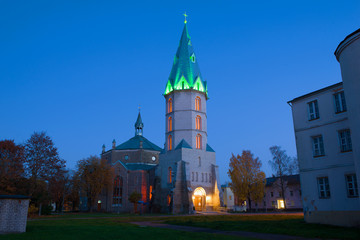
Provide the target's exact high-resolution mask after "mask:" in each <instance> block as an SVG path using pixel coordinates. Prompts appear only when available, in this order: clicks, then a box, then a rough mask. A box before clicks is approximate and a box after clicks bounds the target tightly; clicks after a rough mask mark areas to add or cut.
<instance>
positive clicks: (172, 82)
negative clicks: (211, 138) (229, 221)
mask: <svg viewBox="0 0 360 240" xmlns="http://www.w3.org/2000/svg"><path fill="white" fill-rule="evenodd" d="M164 97H165V126H166V128H165V145H164V150H163V152H162V153H161V154H160V156H159V161H160V163H159V167H158V175H159V176H160V179H161V191H162V193H161V196H162V197H161V199H162V201H163V202H162V203H161V205H162V206H167V208H168V209H169V211H170V212H173V213H188V212H191V211H192V210H193V208H194V207H195V209H196V210H197V211H205V210H210V209H216V208H218V207H219V206H220V199H221V198H220V197H219V189H220V188H219V174H218V166H216V160H215V151H214V150H213V149H212V148H211V147H210V146H209V145H208V140H207V139H208V136H207V114H206V101H207V100H208V92H207V82H206V81H204V79H203V77H202V76H201V73H200V68H199V65H198V59H197V56H196V55H195V52H194V49H193V44H192V41H191V38H190V35H189V33H188V29H187V21H186V20H185V25H184V29H183V31H182V35H181V38H180V43H179V47H178V49H177V52H176V55H175V57H174V62H173V66H172V69H171V72H170V76H169V79H168V81H167V83H166V88H165V92H164ZM164 201H166V203H165V202H164Z"/></svg>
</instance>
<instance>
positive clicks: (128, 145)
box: [115, 135, 161, 151]
mask: <svg viewBox="0 0 360 240" xmlns="http://www.w3.org/2000/svg"><path fill="white" fill-rule="evenodd" d="M141 141H142V149H147V150H153V151H161V148H160V147H158V146H157V145H155V144H154V143H152V142H150V141H149V140H147V139H146V138H145V137H143V136H141V135H136V136H135V137H133V138H130V139H129V140H127V141H126V142H124V143H122V144H120V145H119V146H117V147H116V148H115V149H116V150H126V149H140V142H141Z"/></svg>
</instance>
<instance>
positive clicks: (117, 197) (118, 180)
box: [112, 176, 123, 206]
mask: <svg viewBox="0 0 360 240" xmlns="http://www.w3.org/2000/svg"><path fill="white" fill-rule="evenodd" d="M122 192H123V178H122V177H121V176H117V177H115V179H114V186H113V203H112V204H113V205H115V206H120V205H121V204H122Z"/></svg>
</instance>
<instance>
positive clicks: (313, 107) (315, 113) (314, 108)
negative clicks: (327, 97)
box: [308, 100, 320, 120]
mask: <svg viewBox="0 0 360 240" xmlns="http://www.w3.org/2000/svg"><path fill="white" fill-rule="evenodd" d="M308 110H309V120H314V119H318V118H319V117H320V116H319V106H318V102H317V100H315V101H312V102H309V103H308Z"/></svg>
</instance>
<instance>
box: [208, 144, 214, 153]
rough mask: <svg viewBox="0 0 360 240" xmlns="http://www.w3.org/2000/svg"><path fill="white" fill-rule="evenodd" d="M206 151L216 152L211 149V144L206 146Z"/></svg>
mask: <svg viewBox="0 0 360 240" xmlns="http://www.w3.org/2000/svg"><path fill="white" fill-rule="evenodd" d="M206 151H207V152H215V150H214V149H212V147H210V145H209V144H206Z"/></svg>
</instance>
